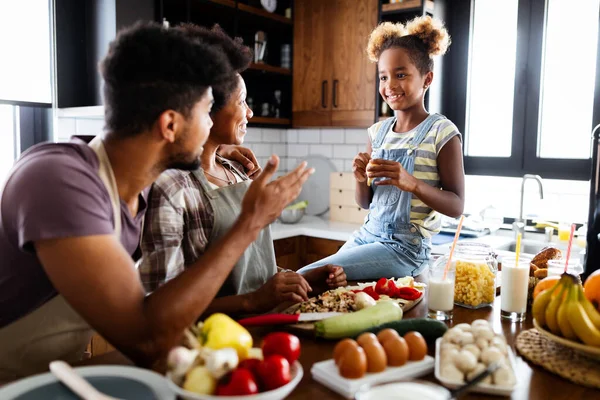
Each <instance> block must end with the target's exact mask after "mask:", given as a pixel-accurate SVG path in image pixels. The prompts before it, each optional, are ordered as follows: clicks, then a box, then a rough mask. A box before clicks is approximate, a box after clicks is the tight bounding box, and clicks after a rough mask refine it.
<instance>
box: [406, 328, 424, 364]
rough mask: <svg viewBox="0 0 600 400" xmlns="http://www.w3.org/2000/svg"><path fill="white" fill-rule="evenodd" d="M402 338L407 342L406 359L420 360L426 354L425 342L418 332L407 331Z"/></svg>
mask: <svg viewBox="0 0 600 400" xmlns="http://www.w3.org/2000/svg"><path fill="white" fill-rule="evenodd" d="M404 340H406V343H407V344H408V359H409V360H410V361H420V360H422V359H423V358H425V356H426V355H427V343H426V342H425V339H424V338H423V335H421V334H420V333H419V332H414V331H413V332H408V333H407V334H406V335H404Z"/></svg>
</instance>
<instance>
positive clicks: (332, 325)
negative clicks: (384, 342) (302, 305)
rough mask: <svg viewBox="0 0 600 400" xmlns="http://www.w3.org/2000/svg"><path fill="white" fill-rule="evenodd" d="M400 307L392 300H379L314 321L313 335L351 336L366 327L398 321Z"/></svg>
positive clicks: (400, 311)
mask: <svg viewBox="0 0 600 400" xmlns="http://www.w3.org/2000/svg"><path fill="white" fill-rule="evenodd" d="M401 319H402V309H401V308H400V306H399V305H398V304H397V303H395V302H393V301H380V302H379V303H377V304H376V305H374V306H373V307H369V308H364V309H362V310H360V311H357V312H354V313H350V314H344V315H339V316H337V317H332V318H327V319H324V320H321V321H317V322H315V335H316V336H319V337H323V338H325V339H340V338H346V337H352V336H355V335H356V334H358V333H360V332H363V331H365V330H367V329H370V328H373V327H375V326H379V325H381V324H385V323H386V322H393V321H400V320H401Z"/></svg>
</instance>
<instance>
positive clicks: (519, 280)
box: [500, 263, 529, 313]
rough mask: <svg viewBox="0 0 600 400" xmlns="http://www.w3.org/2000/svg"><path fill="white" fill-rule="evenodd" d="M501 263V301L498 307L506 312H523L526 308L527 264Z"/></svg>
mask: <svg viewBox="0 0 600 400" xmlns="http://www.w3.org/2000/svg"><path fill="white" fill-rule="evenodd" d="M507 264H508V263H504V264H502V286H501V287H502V289H501V290H502V295H501V297H502V301H501V304H500V309H501V310H502V311H507V312H515V313H524V312H525V310H526V309H527V287H528V286H529V265H528V264H527V263H521V264H520V265H518V266H517V265H507Z"/></svg>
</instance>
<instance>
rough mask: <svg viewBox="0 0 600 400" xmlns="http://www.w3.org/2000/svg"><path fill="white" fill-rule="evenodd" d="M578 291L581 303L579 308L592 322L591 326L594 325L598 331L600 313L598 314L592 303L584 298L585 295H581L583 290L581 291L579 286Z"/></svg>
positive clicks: (599, 327)
mask: <svg viewBox="0 0 600 400" xmlns="http://www.w3.org/2000/svg"><path fill="white" fill-rule="evenodd" d="M578 291H579V302H580V303H581V306H582V307H583V309H584V310H585V313H586V314H587V316H588V317H589V318H590V320H591V321H592V324H594V326H595V327H596V328H598V329H599V330H600V313H599V312H598V310H596V307H594V305H593V304H592V302H591V301H589V300H588V299H587V298H586V297H585V295H584V294H583V290H581V285H579V290H578Z"/></svg>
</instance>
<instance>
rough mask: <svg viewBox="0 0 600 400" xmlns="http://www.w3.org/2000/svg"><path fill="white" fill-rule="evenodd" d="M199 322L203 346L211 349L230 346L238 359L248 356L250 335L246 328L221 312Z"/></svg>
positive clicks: (250, 341)
mask: <svg viewBox="0 0 600 400" xmlns="http://www.w3.org/2000/svg"><path fill="white" fill-rule="evenodd" d="M201 324H202V327H201V338H200V341H201V343H202V345H203V346H206V347H208V348H209V349H213V350H219V349H224V348H227V347H231V348H234V349H235V350H236V351H237V353H238V357H239V359H240V360H245V359H246V358H247V357H248V351H249V350H250V349H251V348H252V336H251V335H250V333H249V332H248V331H247V330H246V328H244V327H243V326H241V325H240V324H238V323H237V322H236V321H234V320H233V319H231V318H230V317H228V316H227V315H225V314H221V313H216V314H213V315H211V316H210V317H208V318H207V319H206V320H205V321H204V323H201Z"/></svg>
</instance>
